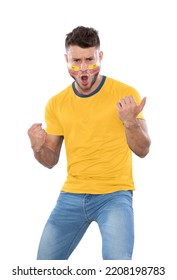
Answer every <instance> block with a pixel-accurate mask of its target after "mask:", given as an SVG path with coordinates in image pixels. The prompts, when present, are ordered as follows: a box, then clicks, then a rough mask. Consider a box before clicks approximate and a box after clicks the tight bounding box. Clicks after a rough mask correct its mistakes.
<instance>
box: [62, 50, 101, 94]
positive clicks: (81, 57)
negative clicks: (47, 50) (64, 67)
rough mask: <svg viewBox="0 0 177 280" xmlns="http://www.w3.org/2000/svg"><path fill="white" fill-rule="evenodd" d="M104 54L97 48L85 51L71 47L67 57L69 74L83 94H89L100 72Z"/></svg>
mask: <svg viewBox="0 0 177 280" xmlns="http://www.w3.org/2000/svg"><path fill="white" fill-rule="evenodd" d="M102 56H103V53H102V52H99V51H98V49H96V48H95V47H91V48H87V49H83V48H80V47H78V46H70V47H69V49H68V51H67V54H66V55H65V58H66V61H67V63H68V71H69V74H70V75H71V76H72V77H73V79H74V80H75V81H76V88H77V89H78V91H79V92H80V91H81V93H83V94H84V93H89V92H90V91H91V90H92V87H93V85H94V84H95V82H96V80H97V77H98V74H99V72H100V64H101V60H102Z"/></svg>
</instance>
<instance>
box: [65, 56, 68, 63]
mask: <svg viewBox="0 0 177 280" xmlns="http://www.w3.org/2000/svg"><path fill="white" fill-rule="evenodd" d="M64 56H65V60H66V62H67V63H68V55H67V54H65V55H64Z"/></svg>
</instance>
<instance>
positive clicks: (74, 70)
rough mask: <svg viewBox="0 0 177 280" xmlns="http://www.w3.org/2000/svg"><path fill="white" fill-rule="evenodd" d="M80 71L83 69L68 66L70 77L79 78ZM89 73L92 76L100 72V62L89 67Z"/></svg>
mask: <svg viewBox="0 0 177 280" xmlns="http://www.w3.org/2000/svg"><path fill="white" fill-rule="evenodd" d="M80 69H81V67H80V66H75V65H72V64H68V71H69V73H70V75H72V76H77V75H78V74H79V71H80ZM87 71H88V72H89V73H90V75H93V74H95V73H97V72H99V71H100V64H99V62H97V63H93V64H90V65H88V66H87Z"/></svg>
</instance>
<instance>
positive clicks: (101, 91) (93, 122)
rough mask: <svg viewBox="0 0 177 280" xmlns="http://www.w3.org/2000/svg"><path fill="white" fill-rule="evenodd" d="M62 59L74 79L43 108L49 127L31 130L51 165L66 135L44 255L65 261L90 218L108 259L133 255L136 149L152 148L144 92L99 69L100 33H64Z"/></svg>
mask: <svg viewBox="0 0 177 280" xmlns="http://www.w3.org/2000/svg"><path fill="white" fill-rule="evenodd" d="M65 47H66V54H65V59H66V62H67V66H68V71H69V74H70V75H71V77H72V78H73V79H74V82H73V83H72V85H69V86H68V87H67V88H66V89H64V90H63V91H62V92H60V93H59V94H57V95H55V96H53V97H52V98H51V99H50V100H49V101H48V103H47V106H46V110H45V118H46V130H44V129H43V128H42V124H41V123H35V124H33V125H32V127H31V128H30V129H29V130H28V135H29V138H30V141H31V146H32V149H33V151H34V156H35V158H36V159H37V160H38V161H39V162H40V163H41V164H42V165H44V166H46V167H48V168H52V167H53V166H55V165H56V164H57V162H58V160H59V155H60V150H61V146H62V142H63V139H64V141H65V147H66V156H67V171H68V175H67V179H66V181H65V183H64V185H63V186H62V189H61V193H60V195H59V198H58V201H57V203H56V206H55V208H54V210H53V211H52V213H51V215H50V217H49V219H48V221H47V223H46V226H45V228H44V231H43V234H42V237H41V241H40V244H39V249H38V256H37V259H39V260H66V259H68V258H69V256H70V255H71V253H72V252H73V250H74V249H75V248H76V246H77V245H78V243H79V241H80V240H81V238H82V236H83V235H84V233H85V231H86V230H87V228H88V226H89V225H90V223H91V222H92V221H96V222H97V223H98V226H99V229H100V233H101V237H102V255H103V259H104V260H130V259H132V253H133V244H134V218H133V209H132V193H133V191H134V189H135V187H134V181H133V176H132V151H133V152H134V153H135V154H136V155H138V156H139V157H145V156H146V155H147V154H148V152H149V147H150V138H149V135H148V131H147V125H146V122H145V120H144V118H143V115H142V110H143V108H144V106H145V102H146V98H143V99H142V100H141V99H140V96H139V94H138V92H137V91H136V90H135V89H134V88H132V87H130V86H128V85H126V84H124V83H121V82H119V81H116V80H114V79H111V78H109V77H105V76H103V75H101V74H100V66H101V61H102V58H103V52H102V51H100V39H99V36H98V32H97V31H96V30H95V29H93V28H87V27H83V26H78V27H77V28H75V29H74V30H73V31H72V32H70V33H69V34H67V36H66V40H65Z"/></svg>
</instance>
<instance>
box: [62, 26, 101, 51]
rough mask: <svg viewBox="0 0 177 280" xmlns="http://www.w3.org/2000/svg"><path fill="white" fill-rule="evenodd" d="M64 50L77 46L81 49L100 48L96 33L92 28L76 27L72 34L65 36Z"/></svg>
mask: <svg viewBox="0 0 177 280" xmlns="http://www.w3.org/2000/svg"><path fill="white" fill-rule="evenodd" d="M66 36H67V37H66V40H65V48H66V50H67V49H68V48H69V46H79V47H81V48H90V47H96V48H99V47H100V39H99V36H98V31H96V30H95V29H94V28H92V27H84V26H78V27H76V28H75V29H73V31H72V32H70V33H68V34H66Z"/></svg>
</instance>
